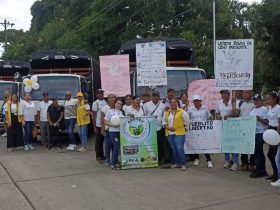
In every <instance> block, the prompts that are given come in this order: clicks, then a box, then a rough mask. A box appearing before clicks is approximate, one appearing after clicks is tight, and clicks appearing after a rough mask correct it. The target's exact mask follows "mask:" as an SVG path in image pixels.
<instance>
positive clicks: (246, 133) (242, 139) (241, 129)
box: [222, 116, 256, 154]
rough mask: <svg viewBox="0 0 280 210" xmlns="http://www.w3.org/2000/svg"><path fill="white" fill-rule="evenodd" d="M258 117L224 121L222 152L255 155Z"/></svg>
mask: <svg viewBox="0 0 280 210" xmlns="http://www.w3.org/2000/svg"><path fill="white" fill-rule="evenodd" d="M255 133H256V117H254V116H252V117H238V118H230V119H228V120H224V121H223V132H222V152H223V153H238V154H254V150H255Z"/></svg>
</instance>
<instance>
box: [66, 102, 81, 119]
mask: <svg viewBox="0 0 280 210" xmlns="http://www.w3.org/2000/svg"><path fill="white" fill-rule="evenodd" d="M77 106H78V100H77V99H73V98H71V99H70V100H69V101H67V100H66V101H65V102H64V119H76V118H77Z"/></svg>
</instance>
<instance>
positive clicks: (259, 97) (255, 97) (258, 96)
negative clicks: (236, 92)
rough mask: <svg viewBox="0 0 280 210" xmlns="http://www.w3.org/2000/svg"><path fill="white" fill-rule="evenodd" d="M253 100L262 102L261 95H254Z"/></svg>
mask: <svg viewBox="0 0 280 210" xmlns="http://www.w3.org/2000/svg"><path fill="white" fill-rule="evenodd" d="M253 99H254V100H256V99H259V100H264V97H263V96H262V95H261V94H256V95H254V97H253Z"/></svg>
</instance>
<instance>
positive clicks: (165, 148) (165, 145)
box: [162, 136, 172, 164]
mask: <svg viewBox="0 0 280 210" xmlns="http://www.w3.org/2000/svg"><path fill="white" fill-rule="evenodd" d="M171 162H172V151H171V147H170V144H169V142H168V139H167V136H164V138H162V163H163V164H169V163H171Z"/></svg>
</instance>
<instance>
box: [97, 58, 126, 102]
mask: <svg viewBox="0 0 280 210" xmlns="http://www.w3.org/2000/svg"><path fill="white" fill-rule="evenodd" d="M99 60H100V73H101V86H102V89H103V90H104V91H105V92H104V95H105V97H107V96H108V94H115V95H117V96H125V95H127V94H131V89H130V75H129V55H110V56H100V57H99Z"/></svg>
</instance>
